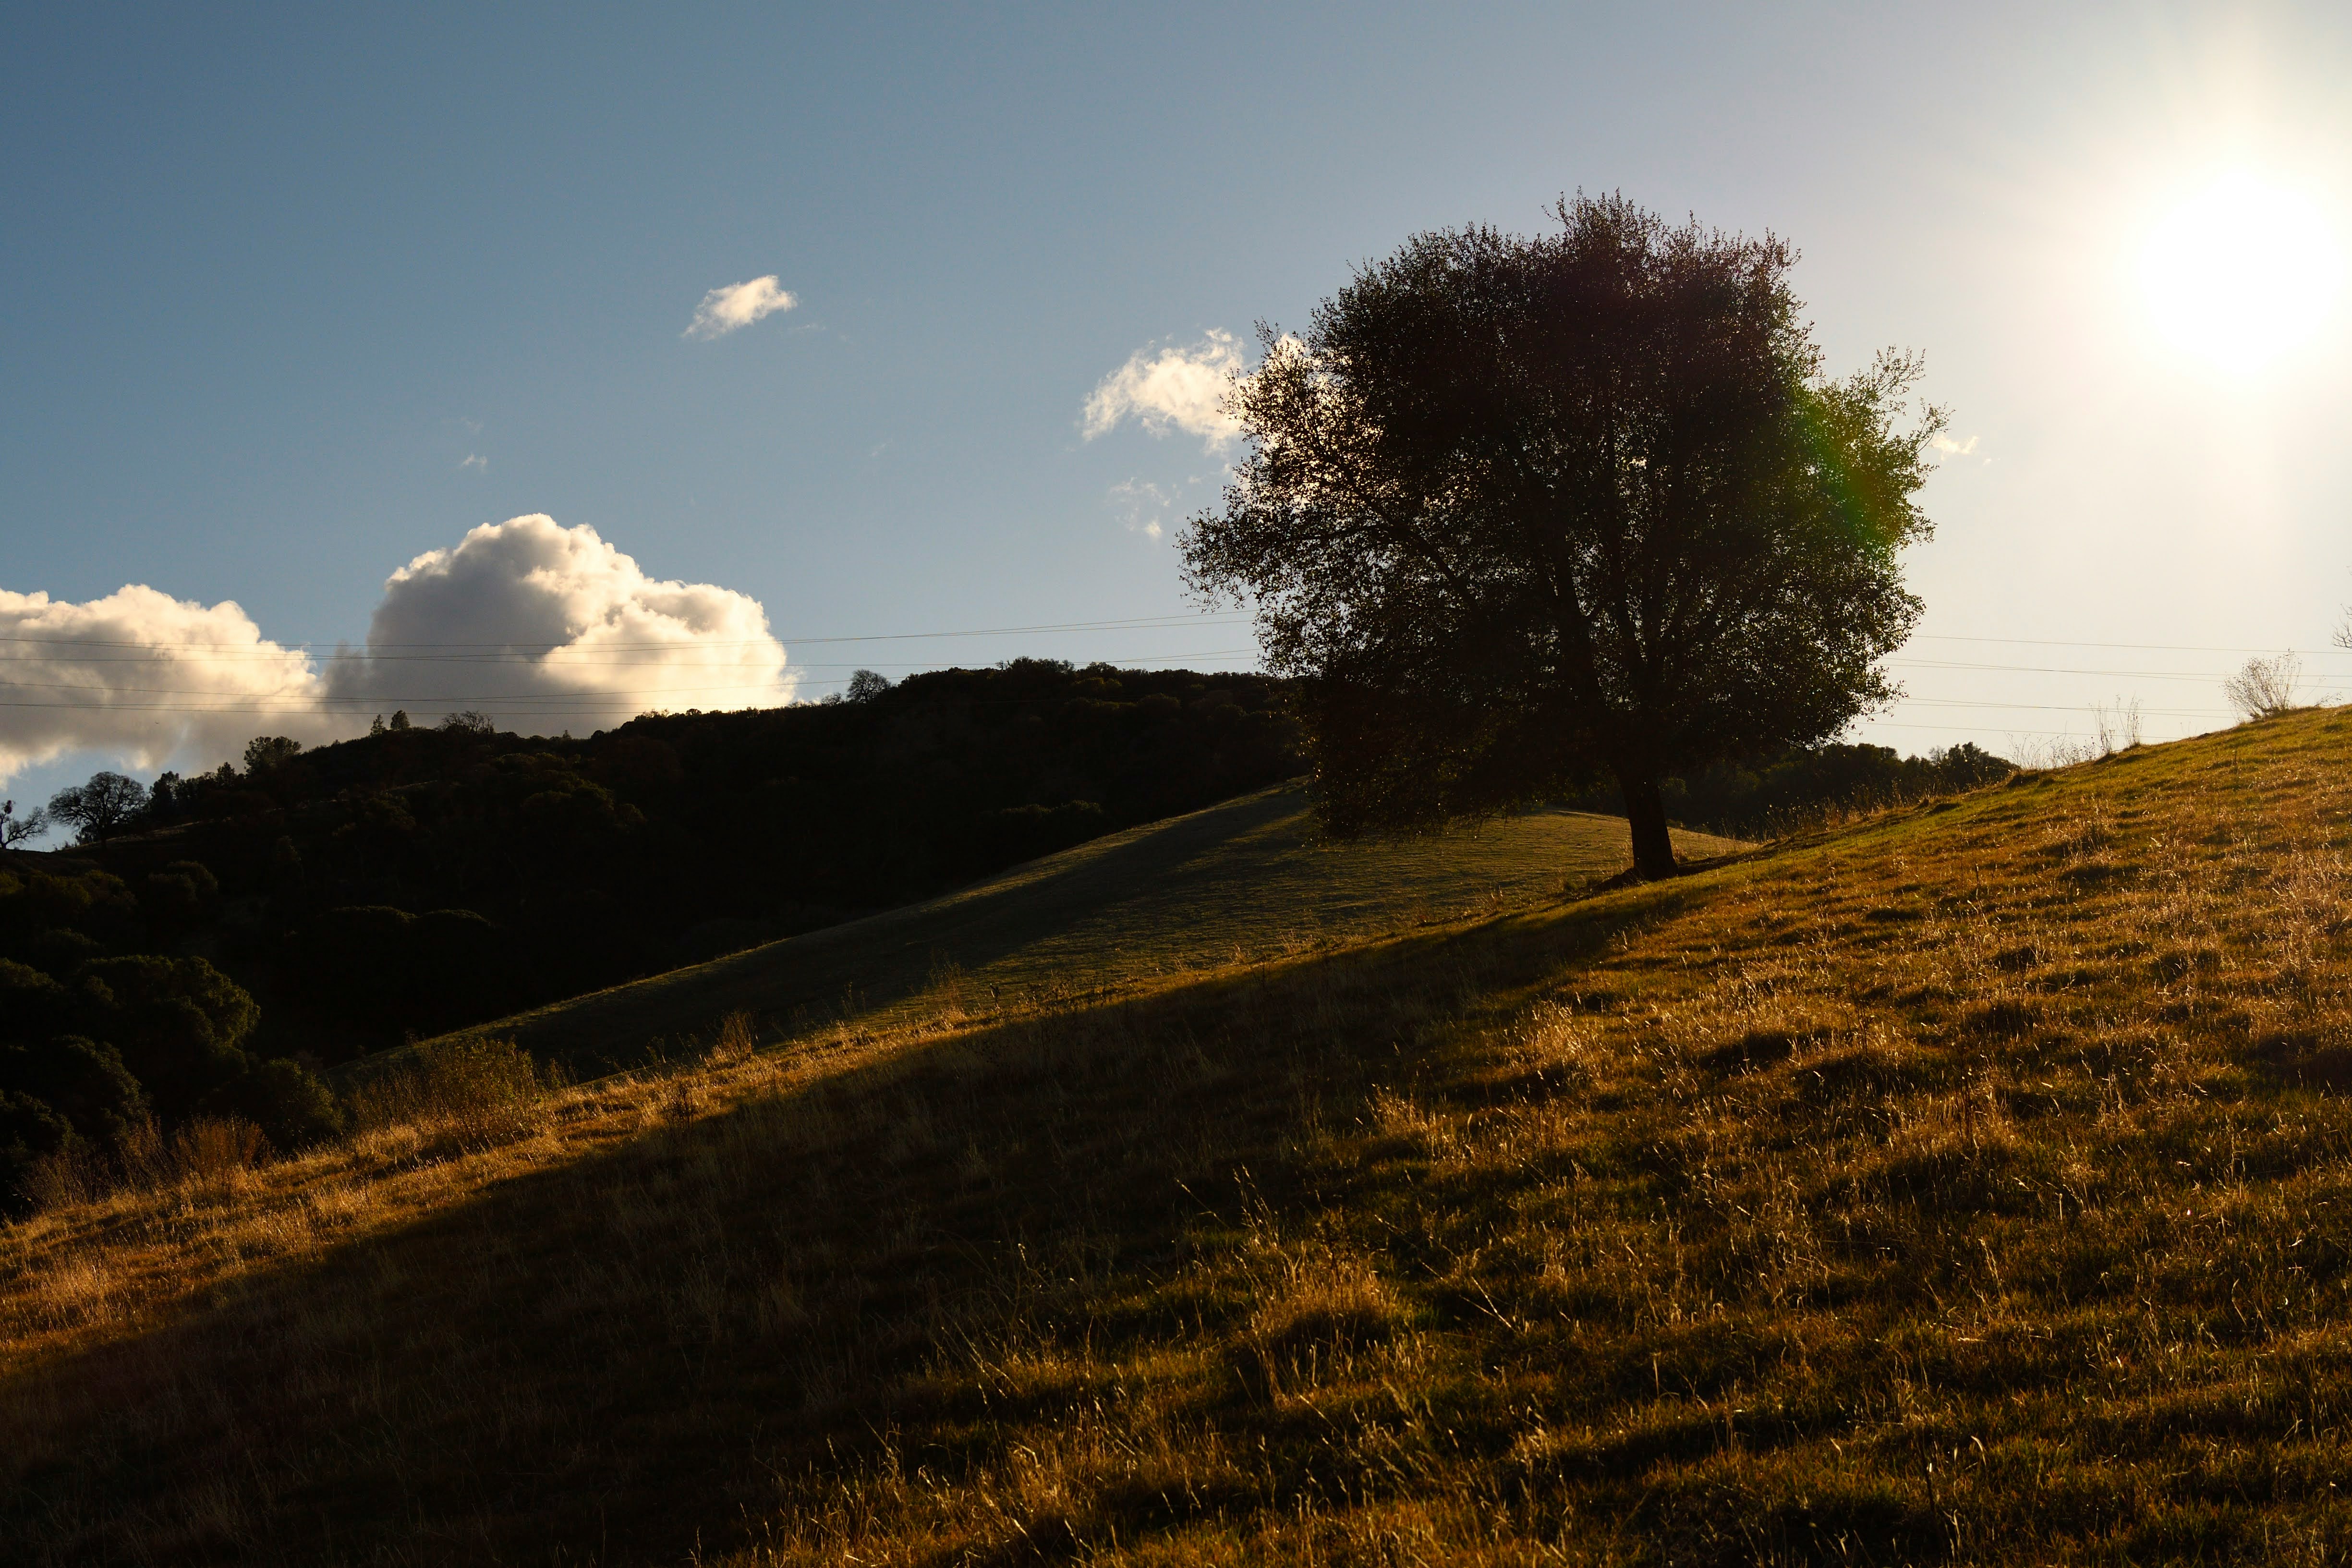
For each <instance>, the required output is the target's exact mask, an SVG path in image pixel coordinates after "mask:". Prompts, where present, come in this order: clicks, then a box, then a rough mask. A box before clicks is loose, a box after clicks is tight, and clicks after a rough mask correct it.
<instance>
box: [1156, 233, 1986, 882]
mask: <svg viewBox="0 0 2352 1568" xmlns="http://www.w3.org/2000/svg"><path fill="white" fill-rule="evenodd" d="M1556 210H1557V214H1558V216H1559V220H1560V223H1561V230H1560V232H1559V233H1557V234H1553V235H1549V236H1547V237H1540V238H1533V239H1530V238H1523V237H1514V236H1506V235H1503V234H1500V233H1497V232H1496V231H1495V230H1492V229H1486V228H1476V227H1473V228H1465V229H1462V230H1458V231H1446V232H1439V233H1433V234H1424V235H1420V236H1417V237H1414V238H1412V239H1411V240H1409V241H1408V242H1407V243H1406V244H1405V245H1404V247H1402V249H1400V250H1399V251H1397V253H1396V254H1395V255H1393V256H1391V257H1390V258H1387V259H1385V260H1383V261H1381V262H1378V263H1376V264H1373V265H1370V266H1367V267H1365V268H1361V269H1360V270H1359V271H1358V273H1357V274H1356V276H1355V278H1354V279H1353V280H1352V281H1350V282H1349V285H1348V286H1347V287H1346V288H1344V289H1341V290H1340V291H1339V293H1338V294H1337V295H1336V296H1335V297H1333V298H1332V299H1329V300H1325V301H1324V302H1323V303H1321V304H1320V305H1318V307H1317V309H1316V311H1315V315H1314V321H1313V324H1312V327H1311V329H1310V330H1309V331H1308V332H1307V335H1306V336H1305V338H1304V339H1299V338H1293V337H1289V336H1286V335H1282V334H1278V333H1276V331H1273V330H1272V329H1271V328H1266V327H1263V326H1262V327H1261V328H1260V330H1259V331H1260V337H1261V340H1262V341H1263V342H1264V344H1265V359H1264V363H1263V364H1262V365H1261V367H1260V368H1259V370H1258V371H1257V372H1255V374H1251V375H1249V376H1247V377H1245V378H1242V379H1240V380H1239V381H1237V383H1236V384H1235V386H1234V392H1233V394H1232V396H1231V399H1230V402H1229V406H1230V408H1231V410H1232V412H1233V413H1234V416H1236V417H1237V418H1238V419H1239V421H1240V423H1241V426H1242V428H1243V430H1244V435H1245V436H1246V437H1247V438H1248V439H1249V441H1250V444H1251V445H1250V450H1249V453H1248V455H1247V457H1246V458H1245V459H1244V462H1243V463H1242V464H1241V466H1240V467H1239V468H1238V469H1237V470H1236V472H1235V474H1234V479H1233V482H1232V483H1231V484H1230V485H1229V486H1228V487H1227V489H1226V490H1225V492H1224V496H1223V506H1222V508H1221V510H1213V511H1210V512H1206V513H1203V514H1202V515H1201V516H1199V517H1197V518H1195V519H1194V520H1193V521H1192V523H1191V525H1190V526H1189V527H1188V529H1187V530H1186V531H1185V533H1184V535H1183V538H1182V540H1181V545H1182V551H1183V559H1184V569H1185V576H1186V581H1187V583H1188V584H1189V585H1190V586H1191V587H1192V590H1193V591H1194V592H1195V593H1196V594H1198V595H1202V597H1204V598H1208V599H1211V600H1213V601H1214V600H1218V599H1223V598H1228V597H1230V598H1231V599H1233V600H1234V601H1236V602H1250V601H1254V602H1255V606H1256V611H1257V617H1258V624H1259V630H1260V633H1261V637H1262V641H1263V644H1264V646H1265V652H1266V656H1267V662H1268V666H1269V668H1271V669H1272V670H1273V671H1274V672H1276V673H1278V674H1283V675H1289V676H1296V677H1298V678H1300V679H1302V681H1303V682H1304V699H1303V712H1302V717H1303V718H1304V720H1305V721H1306V727H1307V738H1308V747H1309V751H1310V753H1311V756H1312V759H1313V763H1314V779H1315V784H1316V786H1317V797H1318V808H1319V810H1320V811H1321V813H1322V815H1323V817H1324V820H1325V821H1326V823H1327V824H1328V826H1330V827H1331V828H1332V830H1333V831H1335V832H1337V833H1339V834H1340V835H1342V836H1346V835H1350V834H1356V833H1361V832H1365V831H1370V830H1381V829H1395V828H1409V827H1413V826H1423V825H1428V824H1433V823H1436V822H1442V821H1444V820H1448V819H1452V818H1458V817H1465V816H1479V815H1483V814H1486V813H1491V812H1494V811H1497V810H1502V809H1506V808H1508V807H1510V806H1513V805H1519V804H1524V803H1527V802H1529V801H1532V800H1535V799H1539V798H1543V797H1545V796H1547V795H1554V794H1557V793H1559V792H1561V791H1563V790H1570V789H1574V788H1577V787H1580V786H1581V785H1584V784H1590V783H1591V782H1593V781H1594V780H1596V779H1598V778H1601V777H1613V778H1614V779H1615V780H1616V782H1617V783H1618V784H1619V785H1620V786H1621V788H1622V793H1623V797H1624V801H1625V808H1626V814H1627V816H1628V817H1629V818H1630V820H1631V823H1632V827H1633V852H1634V859H1635V864H1636V866H1637V867H1638V868H1639V869H1640V870H1641V872H1642V873H1643V875H1646V876H1664V875H1668V874H1671V873H1672V872H1673V871H1674V869H1675V858H1674V848H1673V844H1672V840H1671V838H1670V837H1669V835H1668V828H1667V821H1666V814H1665V809H1664V802H1663V800H1662V797H1661V794H1660V783H1661V781H1662V780H1663V779H1664V777H1666V776H1667V775H1668V774H1669V773H1675V772H1677V771H1685V770H1689V769H1692V768H1696V767H1703V766H1705V765H1706V763H1710V762H1714V761H1717V760H1718V759H1723V758H1730V757H1738V756H1741V755H1747V754H1755V753H1758V752H1764V751H1767V750H1769V749H1772V748H1775V747H1780V746H1787V745H1809V744H1817V743H1820V742H1825V741H1827V740H1829V739H1830V738H1832V737H1833V736H1834V735H1836V734H1837V733H1838V732H1839V731H1841V730H1843V728H1844V726H1845V725H1846V724H1847V723H1848V722H1849V721H1851V720H1853V719H1854V718H1855V717H1857V716H1859V715H1860V714H1862V713H1864V712H1866V711H1868V710H1870V709H1872V708H1873V707H1874V706H1876V705H1878V704H1881V703H1883V702H1884V701H1885V700H1888V699H1889V698H1891V697H1892V695H1893V693H1894V689H1893V688H1892V687H1891V686H1890V685H1889V684H1888V683H1887V681H1886V679H1885V677H1884V676H1883V675H1882V674H1881V673H1880V672H1879V670H1878V668H1877V661H1878V660H1879V659H1880V658H1882V657H1883V656H1885V654H1887V653H1889V652H1891V651H1892V650H1894V649H1895V647H1899V646H1900V645H1901V644H1902V642H1903V640H1904V638H1905V637H1906V636H1907V635H1908V634H1909V631H1910V628H1911V626H1912V625H1913V624H1914V622H1915V621H1916V618H1917V616H1918V614H1919V608H1920V606H1919V603H1918V601H1917V600H1916V599H1915V598H1914V597H1913V596H1912V595H1909V594H1908V593H1906V591H1905V590H1904V587H1903V584H1902V579H1901V574H1900V571H1899V568H1898V564H1897V561H1896V553H1897V552H1898V551H1899V550H1900V548H1901V547H1902V546H1903V545H1905V544H1906V543H1909V542H1914V541H1917V540H1922V539H1925V538H1926V537H1927V535H1928V531H1929V529H1928V523H1927V519H1926V518H1925V517H1924V516H1923V515H1922V514H1921V513H1920V512H1919V510H1917V508H1916V506H1914V505H1913V503H1912V500H1911V497H1912V496H1913V494H1914V493H1915V492H1916V491H1917V489H1919V487H1920V485H1921V484H1922V483H1923V482H1924V480H1925V479H1926V477H1927V466H1926V464H1925V461H1924V459H1923V457H1922V453H1923V450H1924V448H1925V447H1926V445H1927V441H1928V440H1929V439H1930V438H1931V437H1933V436H1934V435H1935V434H1936V433H1937V431H1938V430H1940V429H1941V428H1942V427H1943V422H1944V416H1943V414H1942V413H1941V411H1940V410H1937V409H1936V408H1934V407H1927V408H1924V409H1922V410H1921V411H1920V416H1919V417H1918V418H1917V420H1916V422H1915V423H1914V424H1913V425H1912V426H1911V427H1910V428H1909V429H1907V430H1898V429H1897V428H1895V421H1896V419H1897V418H1898V417H1900V416H1903V415H1904V414H1905V413H1906V396H1907V394H1908V393H1909V391H1910V389H1911V387H1912V386H1913V385H1914V384H1915V383H1916V380H1917V378H1918V376H1919V374H1920V363H1919V362H1918V361H1917V359H1916V358H1914V357H1911V356H1908V355H1904V354H1897V353H1885V354H1882V355H1881V356H1880V357H1879V359H1878V360H1877V362H1876V363H1874V364H1873V365H1872V367H1871V368H1870V369H1869V370H1867V371H1864V372H1863V373H1861V374H1857V375H1854V376H1852V377H1849V378H1847V379H1844V380H1842V381H1838V380H1831V379H1828V378H1826V377H1825V376H1824V375H1823V374H1822V356H1821V353H1820V350H1819V349H1818V348H1817V347H1816V346H1815V345H1814V344H1813V342H1812V341H1811V334H1810V330H1809V328H1808V327H1807V325H1806V324H1805V322H1804V321H1802V320H1801V318H1800V316H1799V314H1798V311H1799V305H1798V301H1797V300H1796V299H1795V297H1794V296H1793V295H1792V294H1791V293H1790V289H1789V285H1788V280H1787V274H1788V271H1789V268H1790V266H1791V265H1792V264H1793V263H1794V261H1795V259H1796V256H1795V252H1794V251H1793V250H1792V249H1790V247H1789V246H1788V245H1787V244H1785V243H1784V242H1782V241H1780V240H1779V239H1776V238H1773V237H1770V236H1769V235H1768V236H1766V237H1763V238H1761V239H1748V238H1745V237H1738V236H1726V235H1724V234H1722V233H1719V232H1717V231H1715V230H1711V229H1706V228H1704V227H1701V226H1699V225H1698V223H1697V222H1696V220H1693V221H1691V222H1689V223H1686V224H1684V225H1682V226H1668V225H1667V224H1666V223H1665V222H1664V220H1663V219H1661V218H1659V217H1658V216H1655V215H1654V214H1651V213H1649V212H1646V211H1644V210H1643V209H1642V208H1640V207H1638V206H1635V205H1633V204H1632V203H1630V202H1628V201H1626V200H1625V199H1624V198H1622V196H1609V197H1604V198H1600V199H1587V198H1585V197H1582V196H1579V197H1577V198H1575V199H1573V200H1569V199H1565V198H1564V199H1563V200H1562V201H1561V202H1560V203H1559V206H1558V208H1557V209H1556Z"/></svg>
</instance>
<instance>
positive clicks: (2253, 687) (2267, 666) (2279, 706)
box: [2221, 633, 2342, 719]
mask: <svg viewBox="0 0 2352 1568" xmlns="http://www.w3.org/2000/svg"><path fill="white" fill-rule="evenodd" d="M2337 637H2338V640H2339V641H2340V640H2341V639H2342V634H2341V633H2339V634H2337ZM2302 675H2303V660H2301V659H2300V658H2296V657H2295V656H2294V649H2292V648H2290V649H2288V650H2287V651H2286V652H2284V653H2283V654H2281V655H2279V656H2278V657H2277V658H2250V659H2248V660H2246V668H2243V669H2242V670H2240V671H2238V673H2237V674H2235V675H2233V676H2231V677H2230V679H2228V680H2226V681H2224V682H2222V683H2221V692H2222V695H2224V696H2226V697H2227V698H2229V700H2230V706H2231V707H2232V708H2235V709H2236V710H2238V711H2239V712H2241V713H2243V714H2244V715H2245V716H2246V717H2247V718H2249V719H2273V718H2276V717H2277V716H2278V715H2279V714H2281V713H2287V712H2292V711H2293V710H2294V709H2296V708H2298V707H2300V706H2301V704H2300V703H2298V702H2296V701H2295V700H2294V683H2295V682H2296V681H2297V680H2298V679H2301V678H2302Z"/></svg>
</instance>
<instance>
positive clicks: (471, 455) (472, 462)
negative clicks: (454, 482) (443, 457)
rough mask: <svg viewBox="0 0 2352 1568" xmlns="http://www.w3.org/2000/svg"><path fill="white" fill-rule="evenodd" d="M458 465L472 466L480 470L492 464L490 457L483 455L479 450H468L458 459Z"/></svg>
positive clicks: (461, 466) (462, 466) (460, 466)
mask: <svg viewBox="0 0 2352 1568" xmlns="http://www.w3.org/2000/svg"><path fill="white" fill-rule="evenodd" d="M457 466H458V467H459V468H472V469H475V470H476V471H477V472H478V471H480V470H482V469H484V468H488V467H489V466H490V460H489V459H488V458H485V457H483V456H482V455H481V454H480V453H479V452H468V453H467V454H466V455H465V456H464V457H463V458H459V459H458V460H457Z"/></svg>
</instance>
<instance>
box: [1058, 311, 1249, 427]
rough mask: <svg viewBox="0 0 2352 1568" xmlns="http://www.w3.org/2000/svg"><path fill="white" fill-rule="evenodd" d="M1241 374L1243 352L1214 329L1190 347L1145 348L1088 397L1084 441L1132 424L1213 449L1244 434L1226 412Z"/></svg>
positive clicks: (1151, 345) (1149, 345)
mask: <svg viewBox="0 0 2352 1568" xmlns="http://www.w3.org/2000/svg"><path fill="white" fill-rule="evenodd" d="M1241 370H1242V354H1241V348H1240V345H1239V344H1237V343H1236V342H1234V335H1233V333H1231V332H1225V331H1216V330H1215V329H1211V330H1210V331H1209V332H1208V333H1206V334H1205V335H1204V336H1203V337H1202V339H1201V341H1200V342H1197V343H1193V344H1191V345H1190V346H1181V345H1176V344H1169V345H1166V346H1161V345H1160V344H1156V343H1147V344H1145V345H1144V346H1143V347H1142V348H1139V349H1138V350H1136V351H1135V353H1132V354H1129V356H1128V360H1127V363H1125V364H1123V365H1121V366H1119V368H1118V370H1116V371H1113V372H1112V373H1111V374H1108V375H1107V376H1105V377H1103V380H1102V384H1101V385H1099V386H1097V387H1096V388H1095V389H1094V391H1093V392H1092V393H1090V394H1089V395H1087V407H1086V417H1085V420H1084V422H1083V426H1082V427H1083V429H1084V430H1085V433H1086V438H1087V440H1089V441H1091V440H1093V439H1094V438H1095V437H1097V436H1100V435H1103V434H1105V433H1106V432H1108V431H1110V430H1114V429H1116V428H1118V426H1119V425H1120V424H1122V423H1123V422H1125V421H1127V420H1129V419H1133V420H1135V421H1137V422H1138V423H1139V424H1140V425H1141V426H1143V427H1144V428H1145V429H1146V430H1149V431H1150V432H1151V433H1152V434H1153V435H1154V436H1164V435H1166V434H1167V433H1168V432H1169V430H1170V429H1171V428H1173V429H1178V430H1181V431H1183V432H1184V433H1185V434H1186V435H1188V436H1198V437H1201V438H1202V441H1203V442H1204V443H1205V444H1206V445H1207V446H1208V447H1210V448H1211V449H1214V448H1216V447H1222V446H1223V445H1224V444H1226V443H1227V442H1229V441H1233V440H1235V439H1237V438H1238V437H1240V435H1241V433H1242V427H1241V425H1240V423H1239V422H1238V421H1237V420H1235V419H1234V417H1233V416H1232V415H1230V414H1228V413H1227V412H1226V411H1225V395H1226V393H1227V392H1228V391H1229V390H1231V388H1232V385H1233V381H1234V376H1236V375H1238V374H1241Z"/></svg>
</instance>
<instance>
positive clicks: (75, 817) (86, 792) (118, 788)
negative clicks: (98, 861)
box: [48, 773, 147, 844]
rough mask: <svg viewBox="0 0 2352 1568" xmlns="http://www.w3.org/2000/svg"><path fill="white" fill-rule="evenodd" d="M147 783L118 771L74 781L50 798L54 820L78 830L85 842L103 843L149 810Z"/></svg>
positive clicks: (96, 774) (49, 806) (50, 813)
mask: <svg viewBox="0 0 2352 1568" xmlns="http://www.w3.org/2000/svg"><path fill="white" fill-rule="evenodd" d="M146 805H147V786H146V785H145V784H141V783H140V782H139V781H138V780H137V779H133V778H125V777H124V776H123V775H122V774H121V773H92V774H91V775H90V776H89V783H88V784H70V785H68V786H67V787H66V788H64V789H61V790H59V791H58V793H57V794H55V795H51V796H50V797H49V805H48V813H49V817H50V819H51V820H52V821H54V822H60V823H63V824H64V825H65V826H68V827H71V828H73V829H74V830H75V837H76V838H77V839H78V840H79V842H81V843H83V844H102V843H104V842H105V841H106V840H107V839H109V838H111V837H114V835H115V833H116V832H117V831H118V830H120V829H121V827H123V826H125V825H126V824H128V823H129V822H130V821H131V818H133V817H135V816H138V815H139V814H140V812H142V811H143V810H144V809H146Z"/></svg>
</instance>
